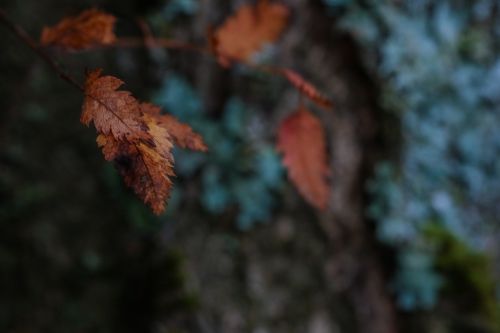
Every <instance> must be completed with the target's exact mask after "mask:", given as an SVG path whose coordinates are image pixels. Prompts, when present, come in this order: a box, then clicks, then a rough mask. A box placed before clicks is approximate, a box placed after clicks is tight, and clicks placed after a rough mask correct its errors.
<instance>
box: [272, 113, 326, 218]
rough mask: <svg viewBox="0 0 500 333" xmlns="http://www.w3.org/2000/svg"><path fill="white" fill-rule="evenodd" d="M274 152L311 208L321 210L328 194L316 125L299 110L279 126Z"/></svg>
mask: <svg viewBox="0 0 500 333" xmlns="http://www.w3.org/2000/svg"><path fill="white" fill-rule="evenodd" d="M278 150H279V151H280V152H282V153H283V164H284V166H285V167H286V168H287V170H288V174H289V177H290V178H291V181H292V182H293V183H294V184H295V186H296V187H297V189H298V190H299V193H300V194H301V195H302V197H304V199H305V200H306V201H307V202H309V203H310V204H311V205H313V206H315V207H316V208H319V209H325V208H326V205H327V201H328V197H329V194H330V186H329V184H328V182H327V180H326V178H327V176H328V174H329V170H328V165H327V154H326V144H325V133H324V131H323V126H321V123H320V121H319V120H318V118H316V117H315V116H314V115H313V114H312V113H311V112H309V111H308V110H306V109H305V108H304V107H301V108H300V109H299V110H297V111H295V112H294V113H292V114H291V115H290V116H288V117H287V118H286V119H285V120H284V121H283V122H282V123H281V125H280V128H279V135H278Z"/></svg>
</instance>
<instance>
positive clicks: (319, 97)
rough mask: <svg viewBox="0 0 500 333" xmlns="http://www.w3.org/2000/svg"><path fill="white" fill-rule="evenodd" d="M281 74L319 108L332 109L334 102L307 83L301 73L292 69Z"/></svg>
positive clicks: (284, 70)
mask: <svg viewBox="0 0 500 333" xmlns="http://www.w3.org/2000/svg"><path fill="white" fill-rule="evenodd" d="M281 74H282V75H283V76H284V77H285V78H286V79H287V80H288V81H290V83H291V84H293V85H294V86H295V88H297V90H299V91H300V92H301V93H302V94H303V95H305V96H306V97H308V98H309V99H310V100H311V101H313V102H314V103H316V104H317V105H318V106H322V107H324V108H331V107H332V102H331V101H330V100H329V99H328V98H326V97H325V96H324V95H323V94H321V93H320V92H319V91H318V89H316V87H314V86H313V85H312V84H311V83H309V82H308V81H306V80H305V79H304V78H303V77H302V76H301V75H300V74H299V73H297V72H295V71H293V70H291V69H283V70H281Z"/></svg>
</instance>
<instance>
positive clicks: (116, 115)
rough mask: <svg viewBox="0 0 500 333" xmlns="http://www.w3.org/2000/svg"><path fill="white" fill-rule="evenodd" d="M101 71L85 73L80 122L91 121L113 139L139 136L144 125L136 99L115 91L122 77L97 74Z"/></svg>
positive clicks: (125, 93) (125, 92) (144, 128)
mask: <svg viewBox="0 0 500 333" xmlns="http://www.w3.org/2000/svg"><path fill="white" fill-rule="evenodd" d="M101 72H102V70H100V69H98V70H94V71H92V72H90V73H88V74H87V79H86V81H85V100H84V101H83V108H82V115H81V117H80V121H81V122H82V123H83V124H85V125H87V126H88V125H89V124H90V123H91V122H93V123H94V126H95V127H96V129H97V131H98V132H101V133H104V134H112V136H113V137H115V138H117V139H122V138H124V137H129V138H130V137H132V136H141V135H142V133H144V132H145V130H146V129H147V128H146V126H145V124H144V122H142V120H141V114H142V112H141V109H140V105H139V103H138V101H137V100H136V99H135V98H134V97H133V96H132V95H131V94H130V92H128V91H118V90H117V89H118V88H119V87H120V86H122V85H123V81H122V80H120V79H118V78H116V77H113V76H101Z"/></svg>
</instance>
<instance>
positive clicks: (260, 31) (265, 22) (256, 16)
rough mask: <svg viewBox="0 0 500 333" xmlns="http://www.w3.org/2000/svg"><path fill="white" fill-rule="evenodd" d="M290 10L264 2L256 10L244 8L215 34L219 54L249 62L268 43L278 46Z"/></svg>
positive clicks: (260, 2) (258, 4)
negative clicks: (276, 42) (277, 40)
mask: <svg viewBox="0 0 500 333" xmlns="http://www.w3.org/2000/svg"><path fill="white" fill-rule="evenodd" d="M289 14H290V13H289V10H288V8H287V7H285V6H284V5H282V4H277V3H269V2H268V1H265V0H261V1H259V2H258V3H257V4H256V5H255V6H251V5H243V6H241V7H240V8H239V9H238V11H237V12H236V13H235V14H234V15H233V16H231V17H230V18H228V19H227V20H226V22H225V23H224V24H223V25H222V26H221V27H220V28H219V29H218V30H217V31H216V32H215V38H216V40H217V42H216V43H215V42H213V41H212V43H213V44H215V45H216V48H217V50H216V51H217V53H218V54H219V55H220V57H221V59H222V60H224V61H223V62H226V61H227V59H226V57H229V58H233V59H241V60H247V59H248V58H249V57H250V56H251V55H252V54H253V53H255V52H257V51H258V50H260V49H261V48H262V46H264V44H265V43H272V42H274V41H275V40H276V39H277V38H278V37H279V36H280V35H281V33H282V32H283V30H284V29H285V27H286V24H287V22H288V17H289Z"/></svg>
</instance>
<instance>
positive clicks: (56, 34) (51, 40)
mask: <svg viewBox="0 0 500 333" xmlns="http://www.w3.org/2000/svg"><path fill="white" fill-rule="evenodd" d="M115 21H116V18H115V17H114V16H113V15H110V14H107V13H105V12H103V11H100V10H98V9H95V8H92V9H88V10H86V11H84V12H82V13H81V14H80V15H78V16H75V17H67V18H65V19H63V20H62V21H60V22H59V23H58V24H57V25H55V26H53V27H45V28H43V30H42V36H41V38H40V43H41V44H42V45H44V46H49V45H51V46H57V47H60V48H63V49H67V50H83V49H87V48H91V47H95V46H99V45H106V44H112V43H113V42H114V41H115V40H116V36H115V34H114V32H113V28H114V24H115Z"/></svg>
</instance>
